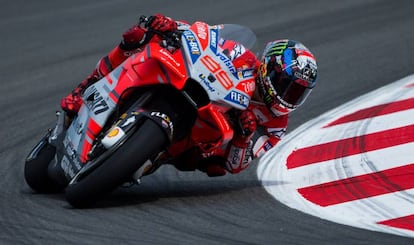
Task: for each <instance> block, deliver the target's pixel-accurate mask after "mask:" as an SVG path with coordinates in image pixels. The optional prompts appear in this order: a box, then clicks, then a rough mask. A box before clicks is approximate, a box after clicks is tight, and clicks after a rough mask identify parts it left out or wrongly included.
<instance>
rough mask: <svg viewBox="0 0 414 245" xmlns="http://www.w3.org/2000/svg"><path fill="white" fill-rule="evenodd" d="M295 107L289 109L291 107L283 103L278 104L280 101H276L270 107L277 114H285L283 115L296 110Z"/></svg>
mask: <svg viewBox="0 0 414 245" xmlns="http://www.w3.org/2000/svg"><path fill="white" fill-rule="evenodd" d="M295 109H296V108H295ZM295 109H289V108H287V107H285V106H283V105H282V104H278V103H275V104H273V105H272V106H271V107H270V110H271V111H272V112H273V114H275V115H276V116H283V115H286V114H289V113H290V112H292V111H294V110H295Z"/></svg>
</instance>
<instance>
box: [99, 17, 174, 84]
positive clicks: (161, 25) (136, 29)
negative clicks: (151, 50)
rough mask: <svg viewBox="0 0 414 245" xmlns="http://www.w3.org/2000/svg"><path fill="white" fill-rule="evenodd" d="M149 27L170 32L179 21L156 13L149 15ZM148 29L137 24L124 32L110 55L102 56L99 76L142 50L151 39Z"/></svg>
mask: <svg viewBox="0 0 414 245" xmlns="http://www.w3.org/2000/svg"><path fill="white" fill-rule="evenodd" d="M149 20H150V22H149V23H148V27H149V28H151V29H152V30H156V31H158V32H169V31H174V30H176V29H177V23H176V22H175V21H174V20H173V19H171V18H169V17H166V16H164V15H161V14H156V15H153V16H151V17H149ZM146 35H147V29H145V28H143V27H141V26H140V25H138V24H136V25H134V26H132V27H131V28H129V29H128V30H127V31H126V32H124V33H123V34H122V40H121V42H120V44H119V45H117V46H116V47H115V48H114V49H112V50H111V51H110V52H109V54H108V55H106V56H104V57H102V58H101V59H100V60H99V61H98V64H97V65H96V68H95V71H96V72H95V74H98V76H99V78H100V77H103V76H105V75H107V74H108V73H109V72H111V71H112V70H113V69H115V68H116V67H117V66H119V65H120V64H121V63H122V62H124V61H125V60H126V59H127V58H128V57H129V56H131V55H132V54H134V53H137V52H140V51H141V50H142V48H143V47H144V46H145V45H146V44H147V43H148V42H149V41H150V40H151V38H147V36H146Z"/></svg>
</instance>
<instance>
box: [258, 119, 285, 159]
mask: <svg viewBox="0 0 414 245" xmlns="http://www.w3.org/2000/svg"><path fill="white" fill-rule="evenodd" d="M287 125H288V115H284V116H279V117H275V118H273V119H272V120H270V121H268V122H267V123H264V124H261V125H260V126H259V127H258V128H257V130H256V133H255V135H254V136H253V138H252V141H253V143H252V155H253V158H257V157H261V156H263V154H265V153H266V152H267V151H269V150H270V149H272V148H273V147H274V146H275V145H276V144H277V143H278V142H279V141H280V139H281V138H282V137H283V136H284V135H285V133H286V129H287Z"/></svg>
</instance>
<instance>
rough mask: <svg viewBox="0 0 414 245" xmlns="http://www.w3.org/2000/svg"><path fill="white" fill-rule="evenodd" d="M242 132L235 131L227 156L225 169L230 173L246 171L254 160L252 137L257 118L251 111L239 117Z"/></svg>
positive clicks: (243, 112) (246, 111)
mask: <svg viewBox="0 0 414 245" xmlns="http://www.w3.org/2000/svg"><path fill="white" fill-rule="evenodd" d="M239 121H240V126H241V130H240V132H239V131H237V130H235V133H234V137H233V139H232V140H231V141H230V143H229V145H228V147H227V150H226V154H225V167H226V169H227V171H229V172H230V173H233V174H234V173H239V172H240V171H242V170H244V169H246V168H247V167H248V166H249V164H250V161H251V160H252V155H251V152H252V151H251V145H252V141H251V139H252V137H253V135H254V132H255V131H256V126H257V123H256V117H255V115H254V114H253V112H252V111H250V110H245V111H242V112H241V115H240V117H239Z"/></svg>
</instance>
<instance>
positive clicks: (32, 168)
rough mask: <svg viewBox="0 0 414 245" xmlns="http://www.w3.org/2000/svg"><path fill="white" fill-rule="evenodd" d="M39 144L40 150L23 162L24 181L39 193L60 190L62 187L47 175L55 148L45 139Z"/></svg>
mask: <svg viewBox="0 0 414 245" xmlns="http://www.w3.org/2000/svg"><path fill="white" fill-rule="evenodd" d="M42 140H44V139H42ZM42 144H43V145H42ZM39 145H40V147H41V148H40V150H39V151H38V152H36V154H35V156H32V157H29V158H28V159H27V160H26V162H25V166H24V178H25V180H26V183H27V184H28V185H29V186H30V188H32V189H33V190H34V191H36V192H39V193H53V192H59V191H62V190H63V187H62V186H60V185H58V184H56V183H55V182H54V181H53V180H52V179H51V178H50V177H49V175H48V167H49V164H50V162H51V161H52V160H53V158H54V157H55V154H56V148H55V147H54V146H52V145H50V144H48V143H47V141H44V142H42V141H41V142H39ZM39 145H38V146H39ZM34 150H35V149H34ZM32 153H33V152H32Z"/></svg>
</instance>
